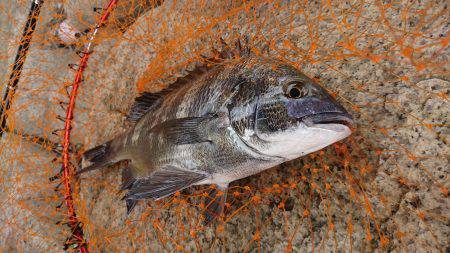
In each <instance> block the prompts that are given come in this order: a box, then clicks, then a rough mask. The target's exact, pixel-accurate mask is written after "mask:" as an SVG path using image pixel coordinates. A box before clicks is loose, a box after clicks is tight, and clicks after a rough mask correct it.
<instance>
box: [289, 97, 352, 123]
mask: <svg viewBox="0 0 450 253" xmlns="http://www.w3.org/2000/svg"><path fill="white" fill-rule="evenodd" d="M286 106H287V113H288V115H289V116H290V117H293V118H296V119H297V120H298V121H301V122H303V123H304V124H305V125H307V126H312V125H314V124H341V125H345V126H347V127H349V128H351V127H352V125H353V119H352V116H351V115H350V114H349V113H348V112H347V111H346V110H345V109H344V107H342V106H341V105H339V104H338V103H337V102H336V101H334V100H333V99H332V98H331V97H327V98H325V99H318V98H314V97H307V98H302V99H297V100H291V101H289V102H287V105H286Z"/></svg>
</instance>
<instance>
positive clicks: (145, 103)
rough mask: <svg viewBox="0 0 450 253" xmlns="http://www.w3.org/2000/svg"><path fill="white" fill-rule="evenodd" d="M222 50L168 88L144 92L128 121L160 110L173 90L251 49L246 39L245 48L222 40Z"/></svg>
mask: <svg viewBox="0 0 450 253" xmlns="http://www.w3.org/2000/svg"><path fill="white" fill-rule="evenodd" d="M220 42H221V49H220V50H217V49H214V48H213V53H214V55H215V57H212V58H208V57H203V58H204V59H203V62H204V64H201V65H199V66H196V67H195V68H194V69H193V70H191V71H188V74H187V75H185V76H183V77H179V78H177V79H176V80H175V82H173V83H172V84H170V85H169V86H168V87H167V88H165V89H163V90H161V91H159V92H155V93H150V92H143V93H141V94H140V96H139V97H136V98H135V100H134V104H133V105H132V107H131V111H130V113H129V115H128V116H127V120H128V121H130V122H132V123H136V122H137V121H139V120H140V119H141V118H142V117H143V116H144V115H145V114H146V113H148V112H149V111H151V110H154V109H156V108H158V107H159V106H160V105H161V104H162V102H163V101H164V96H166V95H167V94H168V93H170V92H171V91H173V90H177V89H178V88H180V87H182V86H184V85H185V84H187V83H189V82H192V81H193V80H196V79H198V78H200V77H201V76H203V75H204V74H205V73H206V72H208V71H209V70H210V69H212V68H214V66H215V64H217V63H220V62H223V61H224V60H227V59H234V58H238V57H244V56H248V55H250V48H249V47H248V38H247V37H244V46H243V45H242V43H241V41H240V40H236V41H235V43H234V46H229V45H228V44H227V43H226V42H225V41H224V40H223V39H222V38H221V39H220Z"/></svg>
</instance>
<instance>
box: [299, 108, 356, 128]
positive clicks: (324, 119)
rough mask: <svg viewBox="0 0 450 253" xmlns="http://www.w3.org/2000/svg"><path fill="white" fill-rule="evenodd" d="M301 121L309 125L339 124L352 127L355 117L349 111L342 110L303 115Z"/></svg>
mask: <svg viewBox="0 0 450 253" xmlns="http://www.w3.org/2000/svg"><path fill="white" fill-rule="evenodd" d="M300 120H301V122H303V123H305V124H306V125H307V126H313V125H317V124H339V125H344V126H347V127H348V128H352V126H353V118H352V116H351V115H350V114H348V113H342V112H339V113H338V112H324V113H319V114H314V115H309V116H305V117H302V118H301V119H300Z"/></svg>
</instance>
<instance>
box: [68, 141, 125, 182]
mask: <svg viewBox="0 0 450 253" xmlns="http://www.w3.org/2000/svg"><path fill="white" fill-rule="evenodd" d="M113 142H114V140H111V141H108V142H105V143H103V144H102V145H99V146H97V147H94V148H91V149H89V150H87V151H85V152H84V153H83V158H82V162H81V169H80V170H79V171H78V172H77V174H81V173H84V172H87V171H91V170H96V169H100V168H102V167H105V166H107V165H111V164H114V163H116V162H118V161H116V159H115V158H116V150H115V149H114V148H113Z"/></svg>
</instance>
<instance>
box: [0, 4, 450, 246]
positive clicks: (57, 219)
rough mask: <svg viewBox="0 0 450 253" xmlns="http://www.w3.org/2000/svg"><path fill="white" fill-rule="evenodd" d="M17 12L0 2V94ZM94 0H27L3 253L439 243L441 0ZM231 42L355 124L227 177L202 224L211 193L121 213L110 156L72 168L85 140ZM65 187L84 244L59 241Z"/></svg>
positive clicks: (444, 89) (444, 128)
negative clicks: (285, 158)
mask: <svg viewBox="0 0 450 253" xmlns="http://www.w3.org/2000/svg"><path fill="white" fill-rule="evenodd" d="M113 2H114V1H113ZM30 4H31V1H12V0H4V1H0V10H1V14H0V19H1V26H2V29H1V31H0V37H1V39H2V41H3V42H4V46H3V47H2V48H0V61H1V66H0V70H1V72H0V73H1V77H2V79H1V80H2V87H1V89H2V91H5V90H6V89H7V84H8V78H9V76H10V71H11V68H12V64H13V60H14V56H15V53H16V50H17V47H18V46H19V44H20V35H21V31H22V29H23V25H24V24H25V21H26V18H27V13H28V10H29V5H30ZM107 6H108V1H88V0H76V1H46V2H45V3H44V5H43V7H42V9H41V14H40V16H39V18H38V23H37V28H36V31H35V33H34V34H33V39H32V44H31V48H30V51H29V53H28V56H27V59H26V62H25V67H24V70H23V72H22V75H21V79H20V82H19V84H18V87H17V89H16V92H15V95H14V97H13V99H12V106H11V108H10V109H9V110H8V111H7V116H8V118H7V127H6V128H5V129H4V130H5V134H4V135H3V138H2V140H1V144H0V156H1V159H0V164H1V167H0V168H1V169H0V186H1V189H2V190H1V191H0V196H1V199H2V201H1V209H2V210H3V211H2V214H1V215H0V224H1V225H2V226H1V227H0V245H1V246H0V247H1V248H0V250H4V251H7V252H8V251H25V252H26V251H30V250H33V251H38V252H41V251H42V252H49V251H50V252H58V251H63V247H64V245H65V246H66V250H67V251H78V250H80V245H81V243H80V241H81V242H85V243H86V244H87V248H88V249H89V250H90V251H92V252H97V251H105V252H116V251H117V252H136V251H139V252H140V251H155V252H160V251H222V250H223V251H232V252H250V251H251V252H261V251H263V252H266V251H274V252H279V251H286V252H292V251H294V252H299V251H301V252H303V251H308V252H310V251H326V252H327V251H335V252H338V251H352V250H353V251H358V252H359V251H374V250H383V251H384V250H389V251H391V250H395V251H410V250H417V251H430V252H444V251H448V249H449V248H448V245H449V243H450V242H449V238H450V235H449V232H450V229H449V218H450V214H449V210H450V208H449V198H448V187H449V180H448V175H449V167H448V153H449V149H448V146H447V143H448V140H447V138H448V134H449V130H448V111H449V104H448V93H449V90H448V89H449V83H448V82H447V81H446V80H448V78H449V75H448V73H449V72H448V67H449V65H448V54H449V46H448V43H449V38H448V35H449V34H448V33H449V30H448V26H449V22H448V20H449V12H448V3H447V1H381V0H373V1H372V0H370V1H359V0H354V1H330V0H319V1H276V0H265V1H264V0H260V1H202V0H198V1H194V0H185V1H182V0H179V1H168V0H166V1H156V0H148V1H144V0H133V1H117V3H114V6H113V7H114V8H111V9H108V8H106V7H107ZM94 7H95V9H96V11H93V8H94ZM107 10H111V11H112V12H111V14H110V15H109V17H108V20H107V21H106V23H105V24H104V25H102V26H101V27H99V29H98V31H97V32H95V38H94V40H93V41H92V43H93V44H92V50H90V51H89V53H90V54H89V57H90V58H89V61H88V62H87V65H86V68H85V70H84V72H83V78H82V79H81V82H80V83H79V87H78V91H77V94H76V97H75V99H76V106H75V108H74V111H73V119H72V118H70V119H72V120H71V126H72V127H71V128H70V130H71V136H70V146H69V148H68V150H69V153H70V159H71V160H70V162H71V163H70V166H69V167H68V168H67V169H68V171H70V172H71V173H70V174H69V175H68V176H67V177H64V176H58V174H59V173H60V171H61V167H62V164H63V156H62V155H61V153H62V146H63V144H64V136H63V134H64V131H63V130H62V129H64V127H65V122H66V121H67V120H66V117H65V116H64V115H66V112H67V109H68V104H69V102H70V100H69V95H70V93H71V92H73V87H74V86H73V84H74V77H75V75H76V73H77V71H78V70H79V69H80V64H79V62H80V57H83V56H85V54H83V49H84V48H85V47H86V45H88V43H89V42H91V40H90V39H89V38H91V37H92V36H93V34H94V30H95V28H96V25H97V24H98V22H99V21H100V20H101V18H102V15H103V16H104V14H105V11H107ZM244 38H245V39H246V40H248V45H249V47H250V49H251V51H252V52H253V53H254V54H257V55H267V56H270V57H273V58H277V59H280V60H282V61H284V62H286V63H289V64H292V65H293V66H295V67H296V68H298V69H299V70H301V71H302V72H303V73H305V74H306V75H308V76H309V77H311V78H313V79H314V80H315V81H317V82H318V83H319V84H320V85H322V86H323V87H324V88H326V89H327V90H328V91H329V92H330V93H332V94H333V95H334V96H335V97H336V98H337V99H338V100H339V101H340V102H341V103H342V104H343V106H344V107H346V108H347V109H348V110H349V111H350V113H351V114H352V115H353V116H354V119H355V122H356V127H355V132H354V134H353V135H352V136H351V137H349V138H347V139H346V140H344V141H342V142H339V143H336V144H333V145H331V146H329V147H327V148H325V149H323V150H321V151H318V152H316V153H313V154H310V155H308V156H306V157H303V158H300V159H297V160H294V161H291V162H287V163H285V164H282V165H280V166H278V167H276V168H273V169H270V170H267V171H264V172H262V173H260V174H257V175H255V176H252V177H249V178H245V179H242V180H239V181H236V182H234V183H232V185H231V188H230V189H229V191H228V197H227V203H226V213H225V216H224V217H223V219H220V220H218V221H217V222H216V223H215V224H214V225H212V226H203V224H202V220H201V213H202V210H203V209H204V208H205V207H204V206H203V205H202V204H201V203H202V202H201V201H200V200H201V199H202V198H207V197H208V196H209V193H210V191H211V187H208V186H197V187H193V188H190V189H188V190H185V191H182V192H179V193H177V194H175V195H173V196H171V197H168V198H165V199H163V200H160V201H141V202H139V204H138V206H137V208H136V210H135V211H134V212H133V213H132V214H131V215H129V216H127V215H126V207H125V203H124V201H121V197H122V195H120V194H119V193H118V189H119V186H120V183H121V177H120V166H113V167H110V168H108V169H105V170H102V171H96V172H90V173H87V174H85V175H83V176H81V177H79V178H77V177H74V176H73V170H74V168H75V166H76V164H77V162H78V158H79V154H80V153H81V152H82V151H83V150H86V149H88V148H91V147H94V146H96V145H98V144H100V143H102V142H104V141H107V140H109V139H111V138H112V137H114V136H117V135H119V134H120V133H121V132H123V131H124V130H125V129H126V127H127V123H126V122H125V115H126V113H127V111H128V110H129V108H130V106H131V104H132V102H133V99H134V97H136V96H137V94H138V93H139V92H142V91H150V92H152V91H158V90H160V89H161V88H164V87H166V86H167V85H168V84H169V83H171V82H173V81H174V80H175V78H176V77H180V76H183V75H185V74H186V73H187V71H189V70H192V69H193V68H194V67H195V66H196V65H199V64H205V62H204V59H205V58H204V56H206V57H213V56H214V50H213V49H214V48H219V47H220V43H221V42H220V40H221V39H223V40H224V41H225V42H226V43H227V44H230V45H231V44H233V43H234V42H235V41H236V40H238V39H240V40H242V39H244ZM80 52H81V53H80ZM72 94H73V93H72ZM55 175H56V177H55ZM49 179H51V180H49ZM66 182H70V184H71V187H72V191H71V195H72V196H71V200H73V205H74V207H75V211H76V215H77V219H78V222H79V223H76V227H77V229H82V230H83V238H76V237H75V238H74V236H73V234H74V226H70V222H71V221H73V220H71V219H72V218H73V217H71V216H69V215H68V212H67V206H66V204H65V200H67V195H66V193H67V191H66V187H65V183H66ZM68 225H69V226H68ZM78 239H79V240H78Z"/></svg>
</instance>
